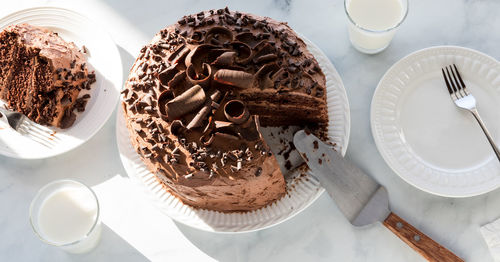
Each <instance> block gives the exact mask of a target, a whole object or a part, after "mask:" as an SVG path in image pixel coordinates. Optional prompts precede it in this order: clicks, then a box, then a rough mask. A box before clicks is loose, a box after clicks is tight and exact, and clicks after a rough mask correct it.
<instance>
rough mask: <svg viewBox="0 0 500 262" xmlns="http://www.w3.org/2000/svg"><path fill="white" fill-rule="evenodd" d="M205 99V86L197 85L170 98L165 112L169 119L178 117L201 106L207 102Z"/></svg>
mask: <svg viewBox="0 0 500 262" xmlns="http://www.w3.org/2000/svg"><path fill="white" fill-rule="evenodd" d="M205 99H206V97H205V91H204V90H203V88H201V86H200V85H195V86H193V87H191V88H190V89H188V90H186V91H185V92H184V93H182V94H181V95H180V96H177V97H175V98H174V99H172V100H170V101H169V102H168V103H167V104H166V105H165V112H166V113H167V117H168V119H169V120H174V119H178V118H179V117H181V116H183V115H185V114H187V113H189V112H191V111H193V110H194V109H196V108H198V107H199V106H201V105H202V104H203V103H204V102H205Z"/></svg>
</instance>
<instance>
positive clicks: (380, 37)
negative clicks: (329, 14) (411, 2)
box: [344, 0, 408, 54]
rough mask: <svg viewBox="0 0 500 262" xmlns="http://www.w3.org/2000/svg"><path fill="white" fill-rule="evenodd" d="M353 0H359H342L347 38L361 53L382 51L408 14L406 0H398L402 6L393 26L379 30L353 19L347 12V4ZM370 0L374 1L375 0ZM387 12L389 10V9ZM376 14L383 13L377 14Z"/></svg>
mask: <svg viewBox="0 0 500 262" xmlns="http://www.w3.org/2000/svg"><path fill="white" fill-rule="evenodd" d="M353 1H360V0H344V11H345V13H346V15H347V18H348V31H349V40H350V41H351V43H352V45H353V46H354V47H355V48H356V49H357V50H358V51H360V52H362V53H365V54H376V53H379V52H382V51H383V50H384V49H386V48H387V47H388V46H389V44H390V43H391V40H392V38H393V37H394V34H395V33H396V31H397V29H398V28H399V26H400V25H401V24H402V23H403V21H404V20H405V18H406V16H407V15H408V0H398V1H400V3H401V7H402V10H401V19H400V20H399V21H398V22H397V23H395V24H394V25H393V26H389V27H387V28H384V29H380V30H373V29H368V28H366V27H369V26H361V25H360V24H359V23H357V22H356V19H354V18H353V17H352V15H351V14H350V13H349V5H350V3H351V2H353ZM372 1H375V2H376V0H372ZM358 7H360V6H358ZM361 8H362V7H361ZM367 8H369V7H367ZM387 12H389V10H388V11H387ZM377 15H383V14H377Z"/></svg>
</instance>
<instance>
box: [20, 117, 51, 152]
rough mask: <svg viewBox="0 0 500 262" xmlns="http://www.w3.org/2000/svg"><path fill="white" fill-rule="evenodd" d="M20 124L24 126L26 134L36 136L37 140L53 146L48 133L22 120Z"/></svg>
mask: <svg viewBox="0 0 500 262" xmlns="http://www.w3.org/2000/svg"><path fill="white" fill-rule="evenodd" d="M21 126H23V127H25V128H26V130H27V132H26V133H27V134H29V135H31V136H32V137H37V138H38V139H39V140H42V141H43V142H44V143H45V144H49V145H51V146H54V145H53V144H54V141H53V140H52V139H50V138H49V134H47V133H45V132H43V131H40V130H38V129H36V128H34V125H32V124H31V123H29V122H23V123H22V125H21Z"/></svg>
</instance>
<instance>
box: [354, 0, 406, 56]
mask: <svg viewBox="0 0 500 262" xmlns="http://www.w3.org/2000/svg"><path fill="white" fill-rule="evenodd" d="M345 5H346V6H345V7H346V11H347V15H348V16H349V17H350V19H351V20H352V21H351V22H350V23H349V38H350V40H351V42H352V44H353V45H354V47H356V48H357V49H358V50H360V51H361V52H364V53H378V52H380V51H382V50H384V49H385V48H386V47H387V46H388V45H389V43H390V42H391V40H392V38H393V36H394V33H395V32H396V28H395V27H397V25H398V24H399V23H400V22H401V21H402V19H403V18H404V16H405V14H406V11H407V6H406V2H403V0H346V2H345ZM352 22H354V23H352Z"/></svg>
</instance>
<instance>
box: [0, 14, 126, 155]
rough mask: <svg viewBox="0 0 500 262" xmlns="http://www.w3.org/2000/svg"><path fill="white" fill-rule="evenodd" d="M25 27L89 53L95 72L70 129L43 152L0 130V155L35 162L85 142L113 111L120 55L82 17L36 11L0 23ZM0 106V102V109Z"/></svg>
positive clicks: (98, 29)
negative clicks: (45, 31) (82, 107)
mask: <svg viewBox="0 0 500 262" xmlns="http://www.w3.org/2000/svg"><path fill="white" fill-rule="evenodd" d="M19 23H29V24H32V25H37V26H42V27H45V28H49V29H50V30H52V31H54V32H57V33H58V34H59V35H60V36H61V37H62V38H63V39H64V40H66V41H72V42H74V43H75V44H76V45H77V46H78V47H80V48H81V46H82V45H85V46H86V47H87V49H88V50H89V54H90V56H89V57H88V62H87V63H88V64H89V67H90V69H93V70H95V73H96V80H97V82H96V83H94V84H93V85H92V90H91V93H90V95H91V98H90V100H89V101H88V104H87V107H86V108H85V111H84V112H83V113H82V114H78V116H77V119H76V121H75V123H74V124H73V126H71V127H70V128H67V129H59V128H50V129H51V130H53V131H55V134H54V137H55V138H54V139H53V141H51V143H52V144H54V147H52V148H50V149H49V148H47V147H45V146H42V145H40V144H38V143H37V142H35V141H33V140H31V139H29V138H27V137H24V136H21V135H19V134H18V133H17V132H15V131H13V130H12V129H10V128H7V126H2V127H0V154H1V155H5V156H9V157H15V158H23V159H39V158H47V157H52V156H56V155H59V154H63V153H65V152H67V151H69V150H71V149H73V148H76V147H77V146H79V145H81V144H83V143H84V142H85V141H87V140H89V139H90V138H91V137H92V136H93V135H94V134H95V133H97V131H99V129H101V127H102V126H103V125H104V123H106V121H107V120H108V118H109V117H110V116H111V113H113V110H114V109H115V108H116V103H117V102H118V99H119V97H120V96H119V91H120V89H121V87H122V80H123V79H122V65H121V59H120V54H119V53H118V49H117V48H116V45H115V43H114V42H113V40H112V39H111V37H110V36H109V35H108V34H107V33H106V32H105V31H103V30H102V29H101V27H99V26H98V25H96V24H95V23H93V22H92V21H90V20H89V19H87V18H86V17H84V16H83V15H81V14H79V13H76V12H74V11H70V10H67V9H62V8H57V7H37V8H30V9H25V10H21V11H18V12H15V13H13V14H10V15H8V16H6V17H4V18H2V19H0V30H1V29H3V28H4V27H6V26H8V25H11V24H19ZM2 103H3V102H2V101H0V105H1V104H2Z"/></svg>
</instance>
